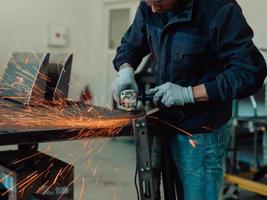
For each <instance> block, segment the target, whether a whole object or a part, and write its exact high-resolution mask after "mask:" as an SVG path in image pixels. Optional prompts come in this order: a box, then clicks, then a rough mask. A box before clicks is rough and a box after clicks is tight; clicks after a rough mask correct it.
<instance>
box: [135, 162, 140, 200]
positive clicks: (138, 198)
mask: <svg viewBox="0 0 267 200" xmlns="http://www.w3.org/2000/svg"><path fill="white" fill-rule="evenodd" d="M137 169H138V165H137V162H136V168H135V175H134V185H135V189H136V194H137V200H140V194H139V190H138V185H137V174H138V170H137Z"/></svg>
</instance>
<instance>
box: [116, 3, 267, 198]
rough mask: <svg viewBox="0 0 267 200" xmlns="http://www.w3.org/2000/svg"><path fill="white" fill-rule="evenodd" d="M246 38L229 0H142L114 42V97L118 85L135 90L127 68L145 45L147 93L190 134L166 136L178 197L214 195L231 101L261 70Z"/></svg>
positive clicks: (252, 85) (249, 90)
mask: <svg viewBox="0 0 267 200" xmlns="http://www.w3.org/2000/svg"><path fill="white" fill-rule="evenodd" d="M252 38H253V31H252V29H251V28H250V26H249V25H248V24H247V22H246V19H245V18H244V16H243V14H242V11H241V8H240V7H239V5H238V4H237V2H236V1H235V0H142V1H141V2H140V5H139V7H138V10H137V12H136V16H135V19H134V21H133V23H132V25H131V26H130V28H129V29H128V31H127V32H126V33H125V35H124V37H123V38H122V41H121V45H120V46H119V48H118V50H117V54H116V57H115V59H114V61H113V63H114V66H115V69H116V70H117V71H118V77H117V78H116V80H115V81H114V83H113V85H112V92H113V97H114V99H115V100H116V101H117V103H120V99H119V95H120V92H121V91H123V90H125V89H129V88H131V89H136V90H138V87H137V84H136V82H135V79H134V71H135V69H136V68H137V66H138V65H139V64H140V62H141V60H142V59H143V57H145V56H146V55H148V54H150V53H151V54H152V55H153V56H154V58H155V61H156V76H157V83H156V85H157V87H155V88H152V89H150V90H149V91H148V94H149V95H154V104H155V105H157V104H159V103H160V104H163V105H164V107H162V106H161V107H160V112H159V116H160V118H161V119H162V120H165V121H167V122H168V123H170V124H172V125H174V126H177V127H179V128H180V129H183V130H185V131H186V132H189V133H191V134H192V135H193V136H192V137H189V136H187V135H185V134H183V131H177V134H172V135H171V136H170V139H169V141H170V147H171V154H172V157H173V159H174V161H175V164H176V168H177V171H178V172H179V175H180V177H181V180H182V184H183V190H184V199H185V200H216V199H218V195H219V191H220V188H221V185H222V179H223V170H222V161H223V158H224V155H225V151H226V146H227V142H228V139H229V135H230V126H231V122H230V119H231V113H232V101H233V100H234V99H240V98H244V97H248V96H250V95H252V94H254V93H255V92H256V91H258V90H259V89H260V88H261V87H262V85H263V82H264V79H265V77H266V63H265V61H264V58H263V56H262V55H261V54H260V52H259V51H258V49H257V48H256V47H255V45H254V44H253V42H252ZM189 141H190V142H189ZM192 143H193V145H192ZM192 146H194V147H195V148H193V147H192Z"/></svg>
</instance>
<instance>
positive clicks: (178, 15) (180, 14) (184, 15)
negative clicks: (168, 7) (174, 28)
mask: <svg viewBox="0 0 267 200" xmlns="http://www.w3.org/2000/svg"><path fill="white" fill-rule="evenodd" d="M194 1H195V0H192V1H191V2H190V3H189V4H188V5H186V6H185V7H184V8H182V9H179V10H175V11H172V12H169V15H171V17H169V19H166V17H164V15H165V16H166V15H167V13H166V14H162V13H160V14H157V13H156V14H155V13H152V11H151V9H149V13H148V15H149V16H150V17H149V18H150V20H149V21H152V23H153V24H154V25H156V26H158V27H160V28H162V29H163V28H164V27H165V26H168V25H171V24H175V23H182V22H189V21H191V20H192V16H193V7H194ZM166 20H168V23H166Z"/></svg>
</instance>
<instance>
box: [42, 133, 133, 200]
mask: <svg viewBox="0 0 267 200" xmlns="http://www.w3.org/2000/svg"><path fill="white" fill-rule="evenodd" d="M84 142H85V141H75V142H63V143H54V144H53V145H52V149H51V151H50V152H49V154H50V155H53V156H55V157H57V158H59V159H61V160H63V161H66V162H69V163H73V162H74V166H75V177H77V176H80V178H78V179H77V181H76V182H75V200H76V199H77V200H78V199H79V198H80V193H81V188H82V184H83V179H84V185H85V187H84V188H85V189H84V198H82V199H84V200H115V199H116V200H118V199H123V200H124V199H128V200H135V199H137V198H136V192H135V187H134V173H135V149H134V146H133V143H132V142H131V139H130V138H121V139H115V140H114V139H113V140H112V139H94V140H88V142H89V143H88V145H91V146H90V147H88V146H87V147H86V148H84ZM46 147H47V144H43V145H41V147H40V149H41V150H42V149H46ZM88 154H89V155H88ZM89 163H91V164H89ZM86 164H88V165H89V166H88V165H87V166H85V165H86Z"/></svg>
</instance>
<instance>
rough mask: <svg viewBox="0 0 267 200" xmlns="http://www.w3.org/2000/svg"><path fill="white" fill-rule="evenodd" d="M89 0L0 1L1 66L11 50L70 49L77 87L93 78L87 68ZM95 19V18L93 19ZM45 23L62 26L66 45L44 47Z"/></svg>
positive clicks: (88, 54)
mask: <svg viewBox="0 0 267 200" xmlns="http://www.w3.org/2000/svg"><path fill="white" fill-rule="evenodd" d="M90 3H91V0H90V1H88V0H75V1H73V0H0V4H1V7H0V24H1V26H0V27H1V36H0V64H1V65H4V64H5V63H6V62H7V60H8V55H9V54H11V53H12V52H13V51H34V52H39V51H44V52H45V51H49V52H73V53H74V55H75V57H74V63H73V74H72V76H73V81H72V85H73V87H74V88H77V90H73V89H72V90H71V96H76V95H77V94H79V92H80V89H81V88H83V87H84V86H85V85H86V84H87V83H91V82H92V80H93V77H94V75H93V72H94V71H95V70H94V67H91V66H92V64H91V63H90V62H91V60H92V59H91V57H93V55H92V50H91V49H92V42H91V38H92V34H93V33H94V27H93V26H92V24H93V22H92V21H93V20H94V19H93V17H92V15H91V10H92V9H93V7H92V5H91V4H90ZM96 20H97V19H96ZM49 24H59V25H66V26H67V28H68V32H69V38H68V42H69V43H68V46H67V47H66V48H48V46H47V32H48V25H49Z"/></svg>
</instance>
